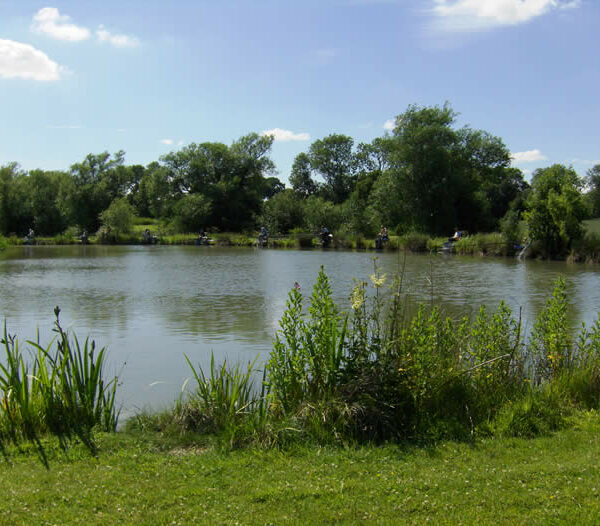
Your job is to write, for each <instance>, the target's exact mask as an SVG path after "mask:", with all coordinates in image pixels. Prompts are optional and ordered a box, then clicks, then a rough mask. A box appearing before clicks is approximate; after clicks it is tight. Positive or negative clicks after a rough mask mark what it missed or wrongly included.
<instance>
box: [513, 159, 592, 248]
mask: <svg viewBox="0 0 600 526" xmlns="http://www.w3.org/2000/svg"><path fill="white" fill-rule="evenodd" d="M581 186H582V183H581V181H580V179H579V177H578V176H577V173H576V172H575V171H574V170H573V169H572V168H565V167H564V166H562V165H560V164H555V165H553V166H551V167H550V168H544V169H542V168H540V169H538V170H536V171H535V172H534V174H533V178H532V186H531V192H530V194H529V196H528V198H527V201H526V208H527V210H526V211H525V214H524V219H525V221H526V223H527V228H528V230H529V236H530V237H531V239H533V240H537V241H539V242H540V243H542V246H543V248H544V250H545V251H546V252H547V254H549V255H551V256H556V255H560V254H564V253H565V252H566V251H568V250H569V249H570V248H571V243H572V241H573V240H577V239H579V238H580V237H582V235H583V228H582V221H583V219H584V218H585V213H586V212H585V206H584V203H583V199H582V196H581V193H580V189H581Z"/></svg>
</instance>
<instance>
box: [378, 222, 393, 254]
mask: <svg viewBox="0 0 600 526" xmlns="http://www.w3.org/2000/svg"><path fill="white" fill-rule="evenodd" d="M389 240H390V237H389V235H388V229H387V228H386V227H384V226H382V227H381V230H380V231H379V234H377V237H376V238H375V248H377V249H380V248H383V245H384V244H385V243H387V242H388V241H389Z"/></svg>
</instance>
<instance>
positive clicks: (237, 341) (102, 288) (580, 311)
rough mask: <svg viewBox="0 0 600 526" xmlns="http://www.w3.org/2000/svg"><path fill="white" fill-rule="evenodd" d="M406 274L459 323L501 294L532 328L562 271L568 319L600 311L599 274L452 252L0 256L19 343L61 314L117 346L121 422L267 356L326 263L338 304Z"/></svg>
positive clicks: (113, 365)
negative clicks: (298, 295)
mask: <svg viewBox="0 0 600 526" xmlns="http://www.w3.org/2000/svg"><path fill="white" fill-rule="evenodd" d="M374 256H377V258H378V263H379V265H380V267H381V269H382V272H385V273H387V274H388V276H391V275H393V274H395V273H396V272H397V271H399V270H402V269H404V293H405V296H406V302H407V305H408V307H409V308H410V309H414V307H415V305H417V304H418V303H419V302H427V303H429V302H434V303H435V304H441V305H442V306H443V307H444V309H445V311H446V312H447V313H448V314H450V315H452V316H459V315H464V314H466V315H470V314H473V313H475V312H476V310H477V309H478V307H479V306H480V305H481V304H486V305H489V306H491V307H495V306H497V304H498V303H499V302H500V300H502V299H504V300H505V301H506V302H507V303H508V304H509V305H511V307H512V308H513V310H514V313H515V316H517V315H518V311H519V308H521V309H522V313H523V319H524V324H525V328H526V329H527V327H530V326H531V324H532V321H533V320H534V318H535V315H536V313H537V312H539V310H540V309H541V308H542V307H543V305H544V302H545V300H546V298H547V297H548V295H549V294H550V293H551V290H552V283H553V281H554V280H555V279H556V278H557V277H558V276H559V275H561V274H562V275H563V276H564V277H565V279H566V281H567V285H568V291H569V299H570V302H571V307H572V308H571V321H572V324H573V326H574V327H575V326H578V325H579V324H580V323H581V322H582V321H585V322H586V323H588V324H589V323H593V322H594V321H595V319H596V318H597V312H598V310H600V267H598V266H594V265H590V266H587V265H568V264H566V263H563V262H540V261H525V262H519V261H517V260H515V259H491V258H477V257H460V256H447V255H433V256H430V255H414V254H408V255H405V254H404V253H402V252H390V253H378V254H375V253H373V252H364V251H362V252H361V251H342V250H306V251H303V250H270V249H252V248H219V247H214V246H210V247H196V246H193V247H192V246H189V247H187V246H186V247H183V246H182V247H172V246H169V247H167V246H165V247H163V246H68V247H67V246H65V247H43V246H33V247H9V248H8V249H6V250H5V251H4V252H0V315H1V316H2V317H4V319H5V320H6V324H7V328H8V331H9V333H11V334H17V335H18V337H19V339H20V340H21V341H24V340H26V339H35V337H36V329H39V331H40V339H41V341H42V343H47V342H48V341H49V340H50V338H51V337H52V332H51V330H52V326H53V321H54V315H53V309H54V307H55V306H56V305H59V306H60V308H61V321H62V323H63V326H64V327H68V328H70V329H72V330H74V331H75V332H76V334H77V335H78V337H79V338H80V339H85V337H86V336H88V335H89V336H90V337H91V338H93V339H95V340H96V342H97V344H98V345H100V346H107V347H108V354H109V368H108V372H110V373H118V374H119V377H120V382H121V385H120V387H119V400H120V403H121V404H122V405H123V411H122V415H123V416H124V417H126V416H128V415H130V414H132V413H134V412H135V411H137V410H139V409H142V408H153V409H158V408H161V407H166V406H168V405H169V404H171V403H172V402H173V401H174V400H175V398H176V397H177V396H178V395H179V393H180V392H181V388H182V386H183V385H184V382H185V380H186V379H187V378H189V377H190V371H189V368H188V366H187V363H186V361H185V357H184V354H185V355H187V356H188V357H189V358H190V359H191V361H192V362H193V363H200V364H202V365H203V366H205V367H206V366H207V365H208V363H209V359H210V353H211V351H213V352H214V353H215V356H216V358H217V361H219V362H220V361H221V360H223V359H227V360H228V361H230V362H239V361H242V362H244V363H245V362H247V361H248V360H252V359H254V357H256V356H257V355H260V359H259V360H260V361H262V360H263V359H264V360H266V359H267V357H268V353H269V351H270V348H271V342H272V340H273V337H274V334H275V332H276V330H277V328H278V321H279V319H280V317H281V315H282V313H283V311H284V309H285V302H286V299H287V294H288V292H289V290H290V289H291V288H292V286H293V285H294V283H295V282H298V283H299V284H300V285H301V288H302V292H303V293H304V294H306V295H308V294H310V291H311V289H312V285H313V284H314V282H315V279H316V277H317V273H318V271H319V268H320V266H321V265H323V266H324V267H325V271H326V273H327V274H328V276H329V277H330V279H331V282H332V289H333V292H334V296H335V299H336V301H337V302H338V304H339V305H341V306H343V307H344V308H348V301H347V298H348V294H349V292H350V289H351V287H352V283H353V279H354V278H358V279H368V276H369V274H372V273H373V265H374V261H373V257H374Z"/></svg>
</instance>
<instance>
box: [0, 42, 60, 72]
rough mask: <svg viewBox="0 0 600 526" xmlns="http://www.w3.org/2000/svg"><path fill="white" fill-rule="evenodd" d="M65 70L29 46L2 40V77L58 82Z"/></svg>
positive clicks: (0, 62)
mask: <svg viewBox="0 0 600 526" xmlns="http://www.w3.org/2000/svg"><path fill="white" fill-rule="evenodd" d="M62 71H64V68H62V67H61V66H59V65H58V64H57V63H56V62H54V61H53V60H51V59H50V58H49V57H48V55H46V53H44V52H43V51H40V50H39V49H35V48H34V47H33V46H31V45H29V44H22V43H21V42H15V41H14V40H2V39H0V77H3V78H7V79H12V78H22V79H31V80H39V81H51V80H58V79H59V78H60V73H61V72H62Z"/></svg>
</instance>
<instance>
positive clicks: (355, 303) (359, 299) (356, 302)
mask: <svg viewBox="0 0 600 526" xmlns="http://www.w3.org/2000/svg"><path fill="white" fill-rule="evenodd" d="M350 301H351V302H352V310H358V309H360V308H361V307H362V305H363V303H364V302H365V289H364V288H363V287H361V286H360V284H358V285H356V286H355V287H354V288H353V289H352V295H351V296H350Z"/></svg>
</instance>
